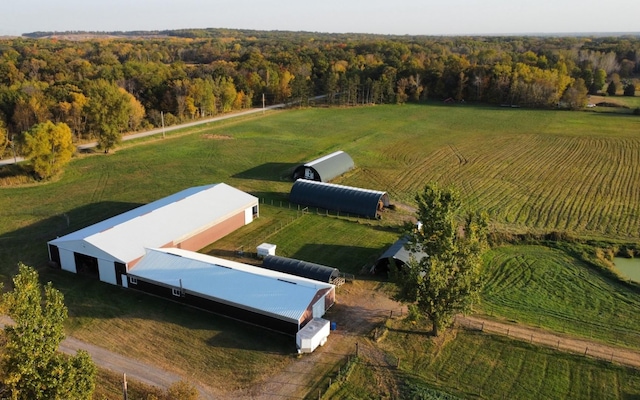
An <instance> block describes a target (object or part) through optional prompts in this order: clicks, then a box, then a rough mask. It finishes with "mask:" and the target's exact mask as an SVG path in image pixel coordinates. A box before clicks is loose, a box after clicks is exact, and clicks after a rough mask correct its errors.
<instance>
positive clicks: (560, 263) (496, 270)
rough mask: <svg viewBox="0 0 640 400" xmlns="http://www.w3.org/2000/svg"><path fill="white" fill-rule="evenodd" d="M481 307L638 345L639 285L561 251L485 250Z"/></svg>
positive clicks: (526, 320)
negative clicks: (622, 280)
mask: <svg viewBox="0 0 640 400" xmlns="http://www.w3.org/2000/svg"><path fill="white" fill-rule="evenodd" d="M485 260H486V262H485V269H484V276H485V277H486V282H485V286H484V289H483V292H482V303H481V304H480V306H479V308H480V310H481V311H482V312H484V313H486V314H489V315H494V316H498V317H502V318H506V319H508V320H511V321H517V322H521V323H524V324H527V325H533V326H543V327H546V328H549V329H552V330H555V331H558V332H568V333H571V334H575V335H579V336H583V337H586V338H594V339H597V340H599V341H605V342H609V343H614V344H617V345H620V346H625V347H634V348H640V333H639V332H640V319H639V318H638V316H637V312H638V310H639V309H640V296H639V294H638V292H637V289H634V288H633V287H632V286H629V285H627V284H625V283H623V282H621V281H617V280H615V279H612V278H609V277H607V276H605V275H604V274H602V273H601V272H600V271H598V270H596V269H593V267H590V266H588V265H586V264H585V263H583V262H581V261H579V260H577V259H575V258H573V257H572V256H570V255H568V254H566V253H565V252H563V251H561V250H556V249H551V248H548V247H543V246H524V245H522V246H504V247H499V248H496V249H493V250H491V251H490V252H489V254H487V256H486V259H485Z"/></svg>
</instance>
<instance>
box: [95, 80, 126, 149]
mask: <svg viewBox="0 0 640 400" xmlns="http://www.w3.org/2000/svg"><path fill="white" fill-rule="evenodd" d="M87 93H88V97H89V100H88V102H87V105H86V107H85V112H86V114H87V121H88V126H89V129H90V130H91V132H92V133H93V134H94V135H95V136H96V137H97V139H98V144H99V146H100V148H101V149H103V150H104V152H105V153H108V152H109V150H110V149H112V148H114V147H115V146H116V145H117V144H118V143H120V139H121V136H122V132H123V131H124V130H126V129H127V127H128V126H129V121H130V119H131V113H132V109H131V97H130V96H129V94H128V93H127V92H126V91H124V90H121V89H120V88H119V87H118V86H116V85H115V84H112V83H110V82H108V81H106V80H104V79H98V80H96V81H93V82H91V83H90V84H89V87H88V89H87Z"/></svg>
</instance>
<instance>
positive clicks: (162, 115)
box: [160, 111, 164, 139]
mask: <svg viewBox="0 0 640 400" xmlns="http://www.w3.org/2000/svg"><path fill="white" fill-rule="evenodd" d="M160 119H161V120H162V138H163V139H164V112H162V111H160Z"/></svg>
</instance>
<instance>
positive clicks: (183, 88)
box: [0, 29, 640, 155]
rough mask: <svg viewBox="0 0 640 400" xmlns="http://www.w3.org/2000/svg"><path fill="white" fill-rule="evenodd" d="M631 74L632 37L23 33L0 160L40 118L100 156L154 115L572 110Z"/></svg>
mask: <svg viewBox="0 0 640 400" xmlns="http://www.w3.org/2000/svg"><path fill="white" fill-rule="evenodd" d="M115 34H117V36H116V35H115ZM639 73H640V38H638V37H631V36H629V37H426V36H424V37H420V36H416V37H413V36H382V35H361V34H350V35H347V34H321V33H308V32H264V31H244V30H223V29H206V30H178V31H165V32H128V33H122V32H116V33H112V35H107V34H104V33H103V34H102V35H95V34H87V33H79V32H75V33H74V34H59V35H53V34H52V33H49V32H37V33H32V34H28V35H25V36H24V37H20V38H13V39H5V40H0V151H3V152H7V151H9V150H10V149H12V148H13V149H15V148H18V150H19V151H20V148H21V146H22V144H23V143H24V137H25V132H27V131H29V130H30V129H32V127H34V126H35V125H37V124H42V123H45V122H47V121H51V122H53V123H56V124H58V123H63V124H66V125H67V126H68V127H69V128H70V130H71V132H72V135H73V140H74V141H79V140H88V139H91V140H98V142H99V143H100V145H101V147H102V148H104V149H105V150H108V149H109V148H111V147H113V146H114V145H116V144H117V143H118V141H119V138H120V136H121V135H122V134H123V133H124V132H129V131H135V130H140V129H145V128H150V127H154V126H155V127H157V126H160V125H161V123H162V118H164V123H165V124H167V125H171V124H175V123H178V122H181V121H186V120H191V119H195V118H201V117H208V116H212V115H215V114H218V113H224V112H229V111H232V110H237V109H242V108H247V107H252V106H262V104H263V102H264V103H266V104H274V103H281V102H300V103H301V104H303V105H304V104H305V103H306V102H307V99H308V98H310V97H312V96H315V95H326V101H327V102H328V103H330V104H336V105H360V104H379V103H404V102H419V101H424V100H426V99H438V100H446V101H449V102H454V101H456V102H457V101H474V102H484V103H489V104H500V105H512V106H522V107H541V108H551V107H566V108H575V109H577V108H581V107H584V106H585V105H586V102H587V95H588V94H589V93H592V94H593V93H602V94H604V95H606V94H609V95H612V94H617V95H623V94H624V95H634V94H635V90H636V85H637V83H638V79H637V77H638V76H639V75H640V74H639ZM12 139H13V142H11V144H12V145H14V147H11V146H9V145H8V144H9V143H10V141H11V140H12ZM5 155H6V154H5Z"/></svg>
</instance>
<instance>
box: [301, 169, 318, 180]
mask: <svg viewBox="0 0 640 400" xmlns="http://www.w3.org/2000/svg"><path fill="white" fill-rule="evenodd" d="M304 178H305V179H311V180H314V179H316V175H315V174H314V173H313V170H312V169H311V168H305V169H304Z"/></svg>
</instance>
